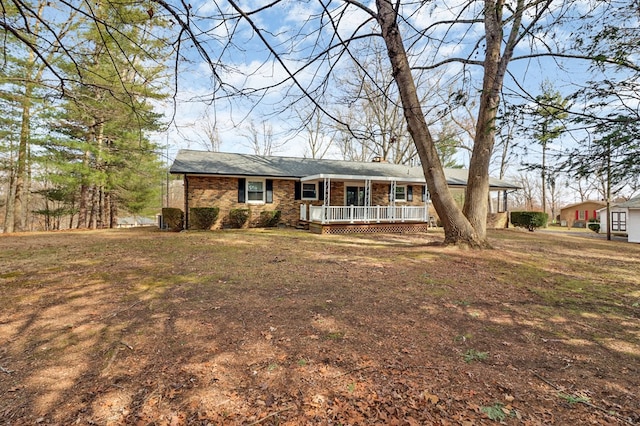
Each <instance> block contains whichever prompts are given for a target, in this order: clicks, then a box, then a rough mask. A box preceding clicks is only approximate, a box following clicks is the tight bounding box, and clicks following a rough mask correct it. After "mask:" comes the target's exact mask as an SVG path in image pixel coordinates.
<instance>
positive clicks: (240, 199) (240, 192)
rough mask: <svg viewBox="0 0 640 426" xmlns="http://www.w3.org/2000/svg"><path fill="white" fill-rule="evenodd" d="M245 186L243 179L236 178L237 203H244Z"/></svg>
mask: <svg viewBox="0 0 640 426" xmlns="http://www.w3.org/2000/svg"><path fill="white" fill-rule="evenodd" d="M246 185H247V180H246V179H245V178H238V202H239V203H244V202H245V193H246V191H245V187H246Z"/></svg>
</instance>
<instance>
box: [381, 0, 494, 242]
mask: <svg viewBox="0 0 640 426" xmlns="http://www.w3.org/2000/svg"><path fill="white" fill-rule="evenodd" d="M376 4H377V8H378V15H377V18H378V22H379V24H380V26H381V28H382V37H383V38H384V41H385V43H386V45H387V52H388V54H389V60H390V61H391V66H392V69H393V76H394V79H395V81H396V84H397V85H398V90H399V92H400V97H401V99H402V107H403V110H404V115H405V119H406V121H407V129H408V130H409V134H411V137H412V138H413V141H414V143H415V144H416V149H417V150H418V155H419V156H420V161H421V162H422V168H423V170H424V174H425V179H426V181H427V188H428V189H429V193H430V195H431V200H432V202H433V207H434V208H435V210H436V212H437V213H438V216H439V217H440V221H441V223H442V225H443V227H444V234H445V241H444V242H445V244H467V245H471V246H473V247H482V246H485V245H486V244H487V243H486V241H485V235H484V234H478V233H477V232H476V230H475V229H474V227H473V226H472V224H471V223H470V222H469V221H468V220H467V218H466V217H465V216H464V215H463V213H462V211H461V210H460V208H459V207H458V205H457V204H456V201H455V199H454V198H453V196H452V195H451V192H450V191H449V186H448V185H447V179H446V176H445V174H444V170H443V168H442V164H441V162H440V159H439V157H438V152H437V150H436V147H435V144H434V141H433V138H432V136H431V133H430V132H429V128H428V126H427V122H426V120H425V118H424V113H423V111H422V106H421V104H420V100H419V97H418V94H417V90H416V86H415V82H414V80H413V75H412V73H411V68H410V66H409V61H408V60H407V54H406V51H405V49H404V45H403V42H402V36H401V34H400V32H399V28H398V25H397V22H396V12H395V10H394V8H393V5H392V3H391V2H390V1H389V0H377V1H376ZM487 188H488V187H487ZM484 211H485V219H484V220H485V221H486V197H485V199H484ZM484 227H486V225H484V226H483V228H482V229H484Z"/></svg>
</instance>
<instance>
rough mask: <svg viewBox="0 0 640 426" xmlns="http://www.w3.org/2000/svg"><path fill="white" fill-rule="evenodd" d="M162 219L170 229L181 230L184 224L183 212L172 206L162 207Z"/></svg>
mask: <svg viewBox="0 0 640 426" xmlns="http://www.w3.org/2000/svg"><path fill="white" fill-rule="evenodd" d="M162 219H163V220H164V223H165V224H166V225H167V228H169V229H170V230H171V231H176V232H178V231H182V227H183V224H184V213H183V212H182V210H180V209H176V208H174V207H163V208H162Z"/></svg>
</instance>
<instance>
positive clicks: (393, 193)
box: [389, 180, 397, 220]
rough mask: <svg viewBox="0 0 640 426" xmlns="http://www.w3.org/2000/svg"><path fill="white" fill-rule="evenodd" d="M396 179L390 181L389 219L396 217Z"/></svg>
mask: <svg viewBox="0 0 640 426" xmlns="http://www.w3.org/2000/svg"><path fill="white" fill-rule="evenodd" d="M396 183H397V182H396V181H395V180H392V181H391V193H390V194H389V201H390V203H389V205H390V206H391V214H390V215H389V218H390V219H394V220H395V218H396Z"/></svg>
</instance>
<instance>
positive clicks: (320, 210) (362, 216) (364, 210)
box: [300, 204, 429, 223]
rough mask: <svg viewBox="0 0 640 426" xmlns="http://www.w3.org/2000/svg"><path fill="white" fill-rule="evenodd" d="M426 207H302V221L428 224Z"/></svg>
mask: <svg viewBox="0 0 640 426" xmlns="http://www.w3.org/2000/svg"><path fill="white" fill-rule="evenodd" d="M428 219H429V215H428V210H427V207H426V206H370V207H365V206H309V215H308V216H307V209H306V205H304V204H302V205H301V206H300V220H308V221H311V222H319V223H338V222H341V223H382V222H427V221H428Z"/></svg>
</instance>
